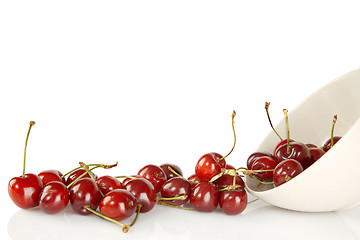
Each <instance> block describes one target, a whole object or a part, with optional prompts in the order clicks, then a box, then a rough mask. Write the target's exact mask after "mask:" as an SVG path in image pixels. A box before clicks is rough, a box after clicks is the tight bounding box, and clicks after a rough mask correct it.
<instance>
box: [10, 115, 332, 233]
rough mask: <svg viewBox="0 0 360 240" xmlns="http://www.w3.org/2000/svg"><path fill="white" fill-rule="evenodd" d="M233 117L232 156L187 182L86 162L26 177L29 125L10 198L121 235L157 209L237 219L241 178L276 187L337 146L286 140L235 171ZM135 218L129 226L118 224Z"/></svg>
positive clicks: (157, 170)
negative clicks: (99, 221)
mask: <svg viewBox="0 0 360 240" xmlns="http://www.w3.org/2000/svg"><path fill="white" fill-rule="evenodd" d="M235 115H236V113H235V111H234V112H233V114H232V128H233V133H234V144H233V147H232V149H231V150H230V152H229V153H228V154H227V155H226V156H224V157H223V156H222V155H220V154H218V153H215V152H211V153H207V154H205V155H203V156H202V157H201V158H200V159H199V160H198V162H197V164H196V166H195V173H194V174H193V175H191V176H190V177H189V178H187V179H186V178H184V177H183V173H182V170H181V168H180V167H179V166H177V165H176V164H170V163H165V164H162V165H160V166H157V165H152V164H150V165H146V166H144V167H143V168H141V169H140V170H139V171H138V173H137V174H135V175H130V176H110V175H104V176H101V177H98V176H97V175H96V174H95V173H94V170H95V169H96V168H104V169H110V168H113V167H116V165H117V163H115V164H113V165H105V164H85V163H83V162H80V163H79V165H80V166H78V167H77V168H75V169H73V170H71V171H69V172H67V173H65V174H62V173H61V172H60V171H58V170H45V171H42V172H40V173H39V174H37V175H36V174H32V173H25V161H26V148H27V142H28V138H29V133H30V130H31V128H32V126H33V125H34V124H35V122H33V121H31V122H30V125H29V130H28V132H27V136H26V141H25V150H24V162H23V173H22V175H21V176H19V177H14V178H12V179H11V180H10V181H9V184H8V193H9V196H10V198H11V199H12V201H13V202H14V203H15V204H16V205H17V206H18V207H20V208H23V209H29V208H35V207H38V208H40V209H41V210H42V211H43V212H45V213H48V214H55V213H59V212H61V211H62V210H64V209H65V208H66V206H67V205H68V203H69V202H70V205H71V207H72V209H73V210H74V212H76V213H78V214H81V215H88V214H95V215H97V216H99V217H102V218H104V219H106V220H108V221H111V222H113V223H116V224H118V225H120V226H121V227H122V230H123V232H127V231H128V230H129V229H130V228H131V227H132V226H133V225H134V224H135V222H136V221H137V219H138V216H139V213H146V212H149V211H150V210H152V209H153V208H154V206H155V205H156V204H161V205H166V206H170V207H175V208H181V209H185V210H196V211H200V212H212V211H214V210H215V209H217V208H218V206H220V209H221V210H222V212H224V213H225V214H229V215H236V214H240V213H241V212H243V211H244V209H245V208H246V206H247V204H248V201H247V193H246V191H245V184H244V181H243V180H242V177H243V175H242V174H250V176H252V177H254V178H256V179H257V180H259V182H260V183H273V184H274V185H275V186H278V185H280V184H282V183H284V182H286V181H289V180H290V179H291V178H293V177H295V176H296V175H297V174H298V173H300V172H301V171H302V170H303V169H305V168H307V167H308V166H310V165H311V164H312V163H313V162H314V161H316V159H318V158H319V157H321V155H322V154H324V153H325V151H326V150H327V149H329V148H330V147H331V146H333V144H334V142H336V141H337V140H338V138H332V140H331V141H330V144H326V146H325V147H324V148H322V149H320V148H317V147H315V146H313V145H304V144H302V143H299V142H295V141H293V140H290V139H289V138H288V139H287V140H286V141H285V140H283V141H281V142H280V143H279V144H278V146H277V147H276V149H275V151H274V154H270V153H265V152H256V153H254V154H252V155H251V156H250V157H249V159H248V161H247V165H248V166H247V167H248V168H247V169H246V168H239V169H236V168H234V167H233V166H231V165H230V164H227V163H226V158H227V157H228V156H229V155H230V153H231V152H232V151H233V149H234V147H235V144H236V135H235V130H234V117H235ZM269 120H270V118H269ZM270 123H271V121H270ZM241 173H242V174H241ZM120 179H123V180H122V181H120ZM133 215H135V217H134V219H133V221H132V222H131V223H130V224H124V223H122V222H120V221H122V220H124V219H127V218H129V217H131V216H133Z"/></svg>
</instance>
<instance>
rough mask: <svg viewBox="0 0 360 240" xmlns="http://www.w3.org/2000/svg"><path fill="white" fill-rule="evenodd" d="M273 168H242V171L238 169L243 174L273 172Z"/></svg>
mask: <svg viewBox="0 0 360 240" xmlns="http://www.w3.org/2000/svg"><path fill="white" fill-rule="evenodd" d="M273 171H274V169H259V170H243V171H239V172H241V173H242V174H244V175H251V174H254V173H262V172H273Z"/></svg>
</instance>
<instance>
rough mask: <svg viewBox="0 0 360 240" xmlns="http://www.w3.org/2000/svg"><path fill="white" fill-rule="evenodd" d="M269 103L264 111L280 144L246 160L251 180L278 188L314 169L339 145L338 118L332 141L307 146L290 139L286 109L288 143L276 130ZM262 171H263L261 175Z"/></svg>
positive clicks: (330, 139) (285, 111) (253, 154)
mask: <svg viewBox="0 0 360 240" xmlns="http://www.w3.org/2000/svg"><path fill="white" fill-rule="evenodd" d="M269 105H270V103H269V102H266V103H265V109H266V112H267V116H268V119H269V122H270V126H271V127H272V129H273V131H274V132H275V133H276V135H277V136H278V137H279V139H280V142H279V143H278V144H277V145H276V147H275V149H274V152H273V153H269V152H254V153H252V154H251V155H250V156H249V158H248V159H247V168H248V169H249V170H252V172H251V171H250V173H251V174H250V176H251V177H253V178H255V179H256V180H258V181H259V183H260V184H273V185H274V186H275V187H277V186H279V185H281V184H283V183H285V182H288V181H290V180H291V179H292V178H294V177H295V176H297V175H298V174H300V173H301V172H302V171H304V170H305V169H307V168H308V167H309V166H311V165H312V164H313V163H314V162H316V161H317V160H318V159H319V158H320V157H321V156H323V155H324V154H325V152H327V151H328V150H329V149H330V148H332V147H333V146H334V144H335V143H337V141H339V140H340V139H341V137H339V136H334V126H335V123H336V120H337V115H335V116H334V119H333V124H332V131H331V137H330V138H329V139H328V140H327V141H326V142H325V143H324V144H323V146H322V147H318V146H316V145H315V144H311V143H308V144H304V143H302V142H300V141H295V140H293V139H290V133H289V132H290V131H289V120H288V111H287V110H286V109H284V110H283V111H284V114H285V121H286V126H287V139H282V138H281V137H280V135H279V134H278V133H277V131H276V130H275V128H274V127H273V125H272V123H271V120H270V116H269V112H268V108H269ZM259 170H261V171H259Z"/></svg>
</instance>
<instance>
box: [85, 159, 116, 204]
mask: <svg viewBox="0 0 360 240" xmlns="http://www.w3.org/2000/svg"><path fill="white" fill-rule="evenodd" d="M79 164H80V166H81V167H82V168H83V169H85V170H86V173H88V174H89V176H90V178H91V179H92V180H93V181H94V182H95V183H96V179H95V177H94V175H93V174H92V173H91V170H89V166H88V165H86V164H85V163H83V162H79ZM116 165H117V162H116ZM116 165H115V166H116ZM106 166H107V165H106ZM97 167H100V166H96V167H93V168H92V169H94V168H97ZM102 167H104V166H102ZM104 168H105V167H104ZM96 186H97V187H98V189H99V192H100V194H101V196H102V197H103V196H104V193H103V192H102V191H101V189H100V187H99V186H98V185H97V184H96Z"/></svg>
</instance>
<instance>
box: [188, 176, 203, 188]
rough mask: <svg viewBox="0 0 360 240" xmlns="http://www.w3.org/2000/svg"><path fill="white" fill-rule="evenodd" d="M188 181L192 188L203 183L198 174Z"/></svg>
mask: <svg viewBox="0 0 360 240" xmlns="http://www.w3.org/2000/svg"><path fill="white" fill-rule="evenodd" d="M187 180H188V181H189V183H190V187H191V188H194V187H195V186H196V185H197V184H198V183H199V182H201V180H200V178H199V177H198V176H197V175H196V174H193V175H191V176H190V177H188V179H187Z"/></svg>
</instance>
